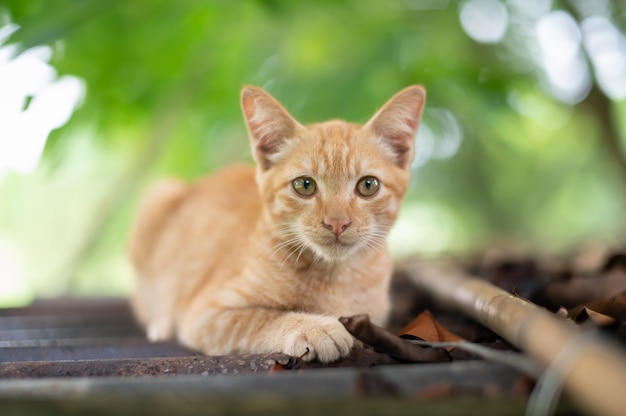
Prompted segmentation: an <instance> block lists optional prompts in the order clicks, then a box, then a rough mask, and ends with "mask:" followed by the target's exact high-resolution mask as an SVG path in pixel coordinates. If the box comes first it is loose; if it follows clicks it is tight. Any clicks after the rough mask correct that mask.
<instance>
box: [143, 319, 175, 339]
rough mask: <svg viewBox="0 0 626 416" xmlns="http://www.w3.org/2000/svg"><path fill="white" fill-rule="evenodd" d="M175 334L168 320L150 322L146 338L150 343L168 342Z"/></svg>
mask: <svg viewBox="0 0 626 416" xmlns="http://www.w3.org/2000/svg"><path fill="white" fill-rule="evenodd" d="M173 332H174V329H173V325H172V323H171V321H170V320H168V319H162V320H159V321H153V322H150V323H149V324H148V325H147V327H146V336H147V338H148V341H150V342H159V341H167V340H169V339H170V338H172V335H173Z"/></svg>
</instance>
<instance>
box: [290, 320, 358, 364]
mask: <svg viewBox="0 0 626 416" xmlns="http://www.w3.org/2000/svg"><path fill="white" fill-rule="evenodd" d="M297 321H298V322H296V323H295V324H296V325H295V326H294V327H293V328H292V329H291V330H290V331H289V333H288V334H287V336H286V337H285V339H284V343H283V348H282V350H283V351H282V352H284V353H285V354H288V355H292V356H295V357H300V356H301V357H302V359H303V360H306V361H311V360H314V359H316V358H317V359H318V360H319V361H321V362H324V363H327V362H330V361H335V360H337V359H339V358H341V357H344V356H346V355H348V353H349V352H350V349H351V348H352V346H353V345H354V338H353V337H352V335H350V333H349V332H348V331H347V330H346V328H345V327H344V326H343V324H341V322H339V320H338V319H337V318H333V317H329V316H317V315H309V316H306V318H304V319H302V318H301V319H298V320H297ZM307 349H308V352H306V351H307ZM305 353H306V354H305Z"/></svg>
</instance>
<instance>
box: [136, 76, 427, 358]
mask: <svg viewBox="0 0 626 416" xmlns="http://www.w3.org/2000/svg"><path fill="white" fill-rule="evenodd" d="M424 101H425V92H424V90H423V88H421V87H419V86H412V87H408V88H406V89H404V90H403V91H401V92H400V93H398V94H397V95H395V96H394V97H393V98H392V99H391V100H390V101H389V102H388V103H387V104H386V105H385V106H384V107H383V108H382V109H381V110H380V111H379V112H377V113H376V114H375V115H374V117H373V118H372V119H371V120H370V121H369V122H368V123H366V124H365V125H364V126H358V125H354V124H349V123H346V122H343V121H328V122H325V123H320V124H313V125H309V126H303V125H301V124H300V123H298V122H297V121H296V120H295V119H294V118H293V117H292V116H291V115H289V113H288V112H287V111H286V110H285V109H284V108H283V107H282V106H281V105H280V104H279V103H278V102H277V101H276V100H275V99H274V98H272V97H271V96H270V95H269V94H267V93H266V92H265V91H263V90H262V89H260V88H257V87H244V89H243V90H242V109H243V113H244V118H245V120H246V124H247V126H248V130H249V134H250V140H251V147H252V153H253V155H254V158H255V160H256V162H257V166H256V169H254V168H251V167H243V166H233V167H228V168H226V169H224V170H222V171H219V172H217V173H215V174H213V175H211V176H208V177H206V178H204V179H201V180H200V181H198V182H196V183H193V184H185V183H182V182H179V181H176V180H168V181H164V182H161V183H157V184H156V185H155V186H154V187H153V188H152V189H150V190H149V192H148V193H147V196H146V198H145V199H144V202H143V204H142V206H141V207H140V211H139V215H138V218H137V221H136V223H135V226H134V228H133V230H132V233H131V240H130V256H131V260H132V263H133V266H134V268H135V271H136V275H137V279H136V290H135V292H134V296H133V307H134V310H135V312H136V315H137V318H138V319H139V321H140V322H141V323H142V324H143V325H144V326H145V327H146V330H147V333H148V337H149V338H150V339H151V340H161V339H169V338H173V337H175V338H177V339H178V340H179V341H181V342H182V343H183V344H185V345H187V346H189V347H192V348H195V349H197V350H200V351H202V352H204V353H206V354H226V353H271V352H283V353H287V354H290V355H295V356H299V355H302V354H303V353H304V352H305V351H306V349H307V348H308V349H309V353H308V354H306V356H305V359H315V358H316V359H318V360H320V361H324V362H327V361H332V360H335V359H337V358H339V357H341V356H344V355H346V354H348V352H349V351H350V348H351V347H352V345H353V339H352V337H351V336H350V335H349V334H348V332H347V331H346V330H345V329H344V328H343V326H342V325H341V324H340V323H339V321H338V320H337V317H338V316H341V315H352V314H357V313H368V314H369V315H370V317H371V318H372V320H373V321H374V322H376V323H379V324H382V323H383V322H384V321H385V319H386V315H387V313H388V310H389V299H388V284H389V278H390V275H391V269H392V263H391V259H390V256H389V253H388V251H387V247H386V243H385V238H386V235H387V233H388V231H389V228H390V227H391V226H392V225H393V223H394V221H395V219H396V216H397V214H398V210H399V207H400V203H401V200H402V197H403V195H404V193H405V191H406V189H407V186H408V181H409V174H410V161H411V158H412V154H413V140H414V136H415V131H416V129H417V126H418V123H419V120H420V117H421V112H422V108H423V105H424ZM366 176H373V177H376V178H377V179H378V180H379V183H380V189H379V190H378V192H377V193H376V194H374V195H373V196H369V197H363V196H361V195H359V194H358V193H357V192H356V189H357V188H356V187H357V183H358V182H359V180H360V179H361V178H363V177H366ZM298 177H309V178H312V179H313V180H315V182H316V184H317V190H316V192H315V193H314V194H313V195H312V196H309V197H303V196H301V195H299V194H298V193H297V192H296V191H295V190H294V188H293V185H292V181H293V180H294V179H296V178H298ZM329 224H331V225H329ZM340 226H341V227H340Z"/></svg>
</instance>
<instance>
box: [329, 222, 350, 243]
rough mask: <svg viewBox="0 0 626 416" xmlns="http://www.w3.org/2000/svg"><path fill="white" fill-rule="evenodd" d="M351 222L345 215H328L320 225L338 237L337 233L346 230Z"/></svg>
mask: <svg viewBox="0 0 626 416" xmlns="http://www.w3.org/2000/svg"><path fill="white" fill-rule="evenodd" d="M351 224H352V222H351V221H350V220H349V219H348V218H346V217H328V218H324V220H323V221H322V225H323V226H324V228H326V229H327V230H329V231H330V232H332V233H333V234H335V239H337V240H338V239H339V234H341V233H343V232H344V231H346V229H347V228H348V227H349V226H350V225H351Z"/></svg>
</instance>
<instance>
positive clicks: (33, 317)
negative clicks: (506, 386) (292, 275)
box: [0, 299, 397, 378]
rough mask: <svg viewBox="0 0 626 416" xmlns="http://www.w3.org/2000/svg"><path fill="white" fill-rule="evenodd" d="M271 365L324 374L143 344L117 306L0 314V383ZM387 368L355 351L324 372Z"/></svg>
mask: <svg viewBox="0 0 626 416" xmlns="http://www.w3.org/2000/svg"><path fill="white" fill-rule="evenodd" d="M276 362H279V363H283V364H290V365H289V367H290V368H293V369H295V370H298V369H305V368H306V369H309V368H319V367H328V366H329V365H322V364H320V363H317V362H313V363H308V362H304V361H301V362H297V363H294V362H289V357H287V356H285V355H281V354H274V355H231V356H221V357H205V356H202V355H200V354H198V353H196V352H194V351H191V350H189V349H186V348H184V347H182V346H180V345H178V344H176V343H175V342H161V343H149V342H148V341H147V340H146V338H145V336H144V334H143V331H142V330H141V328H139V327H138V326H137V325H136V323H135V321H134V319H133V316H132V313H131V310H130V308H129V305H128V302H126V301H123V300H120V299H92V300H84V299H59V300H56V301H38V302H36V303H35V304H33V305H31V306H29V307H27V308H14V309H0V378H28V377H100V376H109V377H112V376H116V377H135V376H144V375H149V376H168V375H189V374H226V373H254V372H259V371H260V372H267V371H269V370H270V369H271V368H272V367H273V366H274V364H276ZM393 363H397V361H395V360H393V359H391V358H390V357H388V356H386V355H383V354H378V353H376V352H374V351H373V350H371V349H355V350H354V351H353V352H352V354H351V355H350V356H348V357H346V358H344V359H342V360H339V361H337V362H336V363H333V364H332V367H370V366H375V365H381V364H393ZM281 369H283V367H281V366H280V365H278V368H277V370H281Z"/></svg>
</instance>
